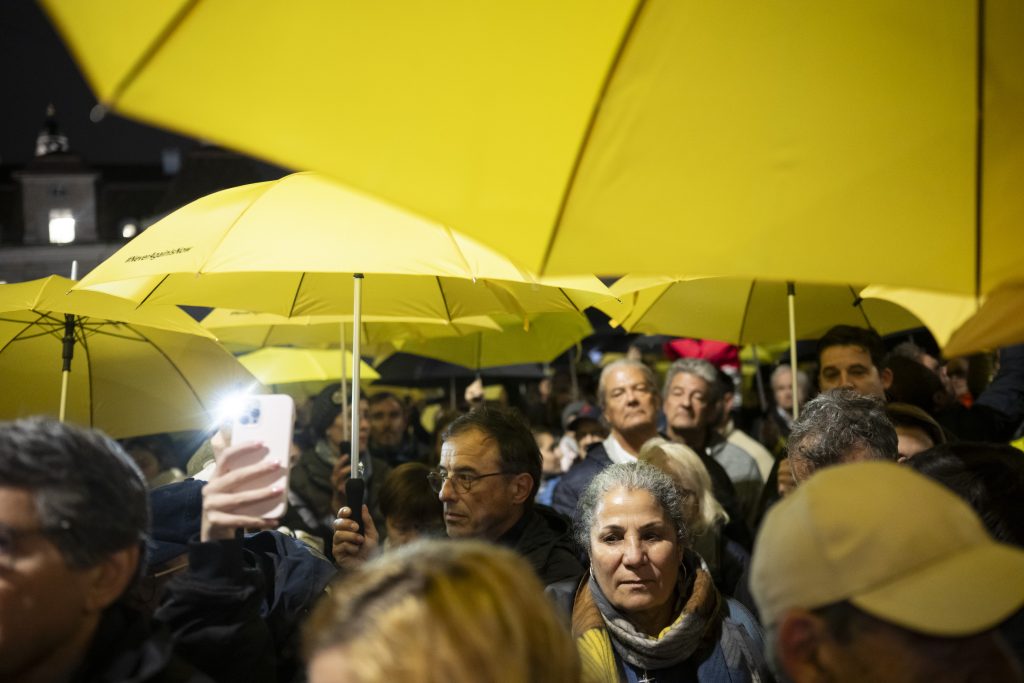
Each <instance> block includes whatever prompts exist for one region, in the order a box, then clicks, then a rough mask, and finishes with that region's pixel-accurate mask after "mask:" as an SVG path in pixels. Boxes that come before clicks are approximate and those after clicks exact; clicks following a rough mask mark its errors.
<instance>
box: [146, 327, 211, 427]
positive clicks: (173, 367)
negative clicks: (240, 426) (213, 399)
mask: <svg viewBox="0 0 1024 683" xmlns="http://www.w3.org/2000/svg"><path fill="white" fill-rule="evenodd" d="M136 331H137V332H138V334H139V336H140V337H142V341H145V342H146V343H147V344H149V345H150V346H152V347H153V348H154V349H155V350H156V352H157V353H159V354H160V355H161V356H163V358H164V360H165V361H167V364H168V365H170V366H171V370H173V371H174V372H175V373H176V374H177V375H178V377H180V378H181V381H182V382H184V383H185V386H186V387H188V390H189V391H191V392H192V396H194V397H195V399H196V403H198V404H199V405H201V406H203V407H204V408H205V407H206V404H205V403H204V402H203V399H202V397H200V396H199V392H198V391H196V390H195V387H193V386H192V383H191V382H189V381H188V378H186V377H185V374H184V373H183V372H182V371H181V370H179V369H178V365H177V364H176V363H175V362H174V361H172V360H171V358H170V356H168V355H167V354H166V353H164V350H163V349H162V348H160V347H159V346H157V345H156V344H155V343H154V342H153V340H152V339H150V338H149V337H147V336H146V335H145V334H144V333H143V332H142V331H141V330H136Z"/></svg>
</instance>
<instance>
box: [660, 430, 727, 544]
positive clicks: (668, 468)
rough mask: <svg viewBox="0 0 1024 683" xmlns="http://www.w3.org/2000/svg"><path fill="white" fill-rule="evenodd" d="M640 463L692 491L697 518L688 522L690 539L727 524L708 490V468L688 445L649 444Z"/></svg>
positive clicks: (724, 516) (713, 496)
mask: <svg viewBox="0 0 1024 683" xmlns="http://www.w3.org/2000/svg"><path fill="white" fill-rule="evenodd" d="M640 460H643V461H645V462H649V463H650V464H652V465H654V466H655V467H657V468H658V469H659V470H661V471H662V472H664V473H665V474H667V475H668V476H669V477H671V478H672V481H673V482H674V483H675V485H676V487H677V488H679V489H681V492H682V489H685V488H687V487H685V486H684V485H683V482H684V481H688V482H689V483H690V484H691V485H692V486H694V488H695V490H694V491H693V495H695V496H696V497H697V510H698V513H697V519H695V520H692V521H690V520H687V521H688V522H689V528H688V529H687V531H688V532H689V533H690V537H691V539H693V538H697V537H699V536H701V535H703V534H704V533H705V532H706V531H707V530H708V529H711V528H713V527H715V526H716V525H718V524H725V523H727V522H728V521H729V515H728V513H726V511H725V508H723V507H722V504H721V503H719V502H718V499H717V498H715V494H714V492H713V491H712V488H711V475H710V474H708V468H707V467H706V466H705V465H704V463H703V462H701V459H700V456H699V455H697V454H696V453H695V452H694V451H693V449H691V448H690V447H689V446H685V445H683V444H681V443H672V442H666V441H662V442H657V443H648V444H645V445H644V447H643V448H642V449H641V450H640Z"/></svg>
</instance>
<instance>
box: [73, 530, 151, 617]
mask: <svg viewBox="0 0 1024 683" xmlns="http://www.w3.org/2000/svg"><path fill="white" fill-rule="evenodd" d="M138 566H139V546H138V545H133V546H131V547H129V548H125V549H123V550H118V551H117V552H115V553H112V554H110V555H108V556H107V557H106V558H104V559H103V560H102V561H100V563H99V564H97V565H96V566H94V567H90V568H89V569H86V570H84V573H85V576H84V579H85V580H84V586H83V588H84V590H85V604H86V607H87V608H88V609H89V610H92V611H95V612H102V611H103V610H104V609H106V608H107V607H109V606H110V605H111V604H113V603H114V602H115V601H116V600H117V599H118V598H120V597H121V595H122V594H124V592H125V591H126V590H128V586H129V584H131V582H132V579H133V578H135V571H136V569H137V568H138Z"/></svg>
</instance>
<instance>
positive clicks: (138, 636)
mask: <svg viewBox="0 0 1024 683" xmlns="http://www.w3.org/2000/svg"><path fill="white" fill-rule="evenodd" d="M814 365H815V367H814V368H813V369H812V368H810V367H807V368H790V367H789V366H787V365H779V366H777V367H775V368H771V369H770V372H769V373H766V379H767V380H768V387H769V389H770V391H768V392H766V393H767V394H768V402H767V403H766V404H765V405H762V406H759V408H758V409H755V410H751V409H750V406H749V405H747V406H746V408H745V409H744V410H742V411H741V410H738V409H737V403H738V402H737V399H736V397H737V394H738V393H739V392H740V388H739V387H738V386H737V382H736V379H735V378H736V374H735V373H734V372H732V371H731V368H728V367H725V368H723V367H722V364H721V363H719V364H717V365H716V363H714V362H711V361H710V360H707V359H703V358H695V357H686V358H680V359H678V360H675V361H674V362H673V363H671V365H670V366H669V367H668V368H667V370H665V371H664V372H663V373H659V372H658V371H656V369H655V368H652V367H651V365H649V364H648V363H645V362H644V361H643V360H642V359H635V358H622V359H618V360H614V361H612V362H610V363H608V364H606V365H604V367H602V368H601V369H600V371H599V375H598V376H597V377H596V380H597V382H596V387H595V388H594V391H593V392H592V394H591V395H587V396H584V397H583V398H582V400H571V399H572V398H574V397H571V396H568V395H565V394H564V392H563V393H560V394H559V400H553V396H552V395H550V394H549V395H548V396H545V397H543V399H541V400H538V401H535V402H534V404H532V405H524V406H519V407H509V406H505V405H492V404H489V403H488V402H486V401H483V400H482V399H481V397H480V396H479V395H477V394H475V393H474V394H467V396H466V398H467V399H469V400H468V404H467V405H464V406H463V408H464V409H463V410H459V411H454V412H448V413H446V414H443V415H440V416H438V419H437V420H436V422H435V429H434V433H430V432H428V431H427V430H426V429H425V428H424V427H423V425H422V423H421V422H420V420H418V419H417V416H416V415H415V412H414V411H413V410H411V409H410V406H409V405H408V403H407V402H406V401H405V400H403V398H402V397H400V396H398V395H395V394H393V393H389V392H378V393H373V394H372V395H370V396H369V398H368V399H363V400H362V401H361V402H360V405H359V409H360V410H359V412H360V414H361V415H362V419H361V421H360V424H359V425H358V428H359V431H360V434H359V443H360V444H361V445H362V448H361V451H362V452H361V454H360V457H359V463H360V464H359V472H358V476H359V478H361V479H363V480H364V481H365V482H366V498H365V505H363V506H362V507H361V508H359V509H353V508H354V507H355V506H354V505H350V503H349V500H348V499H347V498H346V494H345V490H346V487H345V483H346V481H347V480H348V479H349V478H351V477H353V476H354V474H353V471H352V458H351V455H352V454H351V453H350V452H349V451H350V450H351V446H350V441H349V440H348V438H347V430H346V425H345V420H346V418H347V415H345V414H344V413H343V410H342V407H343V405H345V404H346V401H345V400H344V399H345V398H346V397H345V396H343V395H341V393H340V390H339V388H338V386H337V385H335V386H331V387H327V388H326V389H324V390H323V391H322V392H320V393H319V394H318V395H317V396H315V397H314V398H313V400H312V401H311V403H310V405H309V406H308V411H307V412H306V418H305V419H304V420H303V424H302V426H301V429H300V430H298V431H297V433H296V435H295V440H294V449H293V457H292V461H291V462H290V463H289V464H287V465H283V464H281V463H276V462H271V461H266V460H262V459H260V458H259V456H260V454H262V453H264V452H266V446H265V445H264V444H261V443H237V444H230V445H229V444H228V443H227V441H226V440H225V439H224V438H223V436H222V434H220V433H218V434H215V435H213V436H212V438H211V439H210V440H209V441H208V442H207V443H205V444H204V445H203V447H202V448H200V449H199V450H198V452H197V453H196V454H195V456H194V457H193V458H192V459H191V460H190V462H189V463H188V464H187V465H183V466H182V468H181V469H182V471H181V472H175V473H173V475H167V474H161V473H160V472H159V471H158V470H159V468H158V467H155V466H154V465H153V462H154V461H158V460H163V459H165V458H164V456H161V455H160V453H159V452H158V451H160V450H161V449H163V448H164V447H165V446H164V445H162V444H161V442H160V441H159V439H158V440H156V441H153V440H148V441H147V440H134V441H132V442H126V443H124V444H118V443H116V442H114V441H112V440H110V439H109V438H107V437H105V436H104V435H102V434H101V433H99V432H96V431H93V430H88V429H84V428H79V427H75V426H73V425H68V424H60V423H57V422H55V421H52V420H47V419H42V418H35V419H28V420H21V421H17V422H10V423H5V424H2V425H0V680H2V681H12V682H19V683H20V682H25V683H28V682H39V681H133V682H134V681H138V682H140V683H141V682H143V681H161V682H162V681H168V682H170V681H209V680H212V681H228V682H230V681H257V682H258V681H271V682H278V681H282V682H283V681H302V680H310V681H312V682H313V683H342V682H357V683H369V682H372V681H397V680H400V681H413V682H416V681H423V682H427V681H438V680H453V681H509V682H511V683H527V682H529V681H552V682H554V681H586V682H590V681H607V682H623V681H625V682H630V683H634V682H637V683H640V682H642V683H654V682H656V681H660V682H672V681H685V682H690V681H699V682H701V683H719V682H729V683H738V682H745V681H751V682H767V681H780V682H783V681H792V682H794V683H811V682H818V681H839V682H845V681H850V682H853V681H883V682H884V681H929V682H931V683H937V682H941V681H995V682H998V681H1022V680H1024V669H1022V665H1024V505H1021V502H1020V501H1021V499H1022V496H1024V452H1021V451H1020V450H1018V448H1016V447H1014V446H1013V445H1010V442H1011V441H1013V439H1015V438H1020V436H1021V434H1020V430H1021V428H1022V425H1024V347H1011V348H1006V349H1002V350H1000V352H999V354H998V363H997V366H996V367H995V368H994V371H993V373H992V376H991V378H990V381H989V382H988V383H987V384H986V385H985V386H983V387H978V386H975V387H974V388H973V390H972V392H971V393H968V391H967V390H966V387H964V386H963V384H962V383H961V384H960V385H958V384H957V382H955V381H954V379H955V378H954V377H951V372H952V371H953V370H957V371H958V372H959V371H960V370H962V367H963V366H962V364H959V362H958V363H957V364H954V363H944V362H943V361H942V359H940V358H938V357H936V356H935V355H932V354H928V353H926V352H925V351H923V350H922V349H920V348H919V347H917V346H915V345H913V344H907V343H905V344H902V345H900V346H898V347H896V348H894V349H892V350H889V351H887V350H886V348H885V345H884V344H883V341H882V339H881V338H880V337H879V336H878V335H877V334H876V333H875V332H874V331H872V330H868V329H863V328H856V327H849V326H839V327H836V328H833V329H832V330H829V331H828V332H827V333H826V334H825V335H824V336H822V338H821V339H820V340H819V342H818V346H817V358H816V363H815V364H814ZM793 372H796V373H797V374H796V378H795V379H796V382H795V384H796V386H797V391H796V392H794V391H793V386H794V382H793V379H794V377H793V374H792V373H793ZM659 374H661V375H662V376H661V377H659ZM815 392H817V395H814V394H815ZM794 406H796V407H798V408H799V416H798V417H797V418H796V419H794V418H793V412H794V411H793V409H794ZM158 456H159V457H158ZM242 462H245V463H249V462H253V463H254V464H244V465H239V463H242ZM281 467H288V469H289V486H288V491H287V498H288V507H287V511H286V512H285V513H284V514H283V515H282V516H280V517H278V518H272V519H271V518H267V517H265V516H263V515H260V514H255V513H253V512H252V509H253V505H254V504H256V503H259V502H260V501H265V500H270V499H272V498H274V497H275V496H281V495H283V492H282V491H281V490H280V489H279V488H277V487H276V486H257V487H255V488H254V487H253V486H251V484H252V483H253V482H254V481H257V480H259V479H260V478H261V477H265V476H266V475H267V474H268V473H272V472H274V471H275V468H281ZM277 471H281V470H277Z"/></svg>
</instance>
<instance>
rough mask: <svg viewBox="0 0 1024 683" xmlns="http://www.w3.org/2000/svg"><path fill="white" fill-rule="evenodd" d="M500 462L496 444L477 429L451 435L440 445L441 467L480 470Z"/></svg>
mask: <svg viewBox="0 0 1024 683" xmlns="http://www.w3.org/2000/svg"><path fill="white" fill-rule="evenodd" d="M500 461H501V453H500V451H499V449H498V443H497V441H495V440H494V437H492V436H491V435H489V434H487V433H485V432H482V431H480V430H478V429H469V430H466V431H464V432H460V433H458V434H453V435H452V436H449V437H448V438H447V439H445V441H444V443H442V444H441V467H443V468H445V469H448V470H455V469H458V468H468V469H480V468H481V467H483V466H489V465H493V464H496V463H499V462H500Z"/></svg>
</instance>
